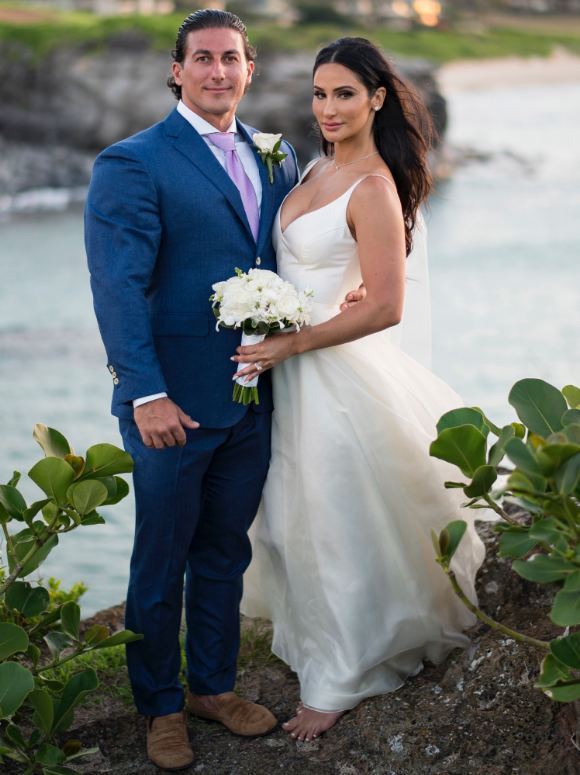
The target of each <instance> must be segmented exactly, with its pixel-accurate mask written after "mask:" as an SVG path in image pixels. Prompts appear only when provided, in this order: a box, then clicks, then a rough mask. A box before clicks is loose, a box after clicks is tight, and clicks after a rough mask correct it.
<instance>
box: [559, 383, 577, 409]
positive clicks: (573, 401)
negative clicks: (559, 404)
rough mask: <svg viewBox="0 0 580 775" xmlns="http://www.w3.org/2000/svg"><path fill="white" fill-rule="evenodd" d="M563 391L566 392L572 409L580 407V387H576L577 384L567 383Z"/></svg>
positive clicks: (565, 394) (566, 397) (565, 395)
mask: <svg viewBox="0 0 580 775" xmlns="http://www.w3.org/2000/svg"><path fill="white" fill-rule="evenodd" d="M562 393H563V394H564V397H565V399H566V401H567V402H568V406H569V407H570V409H577V408H578V407H580V387H576V385H566V387H563V388H562Z"/></svg>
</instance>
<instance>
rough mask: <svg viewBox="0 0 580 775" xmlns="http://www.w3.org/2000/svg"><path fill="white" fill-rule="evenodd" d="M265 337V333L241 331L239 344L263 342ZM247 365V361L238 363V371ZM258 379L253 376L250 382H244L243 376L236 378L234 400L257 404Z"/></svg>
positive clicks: (258, 399) (258, 400)
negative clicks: (245, 332)
mask: <svg viewBox="0 0 580 775" xmlns="http://www.w3.org/2000/svg"><path fill="white" fill-rule="evenodd" d="M265 338H266V336H265V334H244V333H242V342H241V344H242V347H245V346H246V345H252V344H259V343H260V342H263V341H264V339H265ZM247 365H248V364H247V363H239V364H238V371H240V370H241V369H245V368H246V367H247ZM258 379H259V377H255V378H254V379H253V380H251V381H250V382H246V381H245V377H242V378H241V379H240V378H238V379H236V381H235V382H234V392H233V395H232V398H233V399H234V401H235V402H236V403H238V404H244V406H248V405H249V404H259V403H260V396H259V395H258Z"/></svg>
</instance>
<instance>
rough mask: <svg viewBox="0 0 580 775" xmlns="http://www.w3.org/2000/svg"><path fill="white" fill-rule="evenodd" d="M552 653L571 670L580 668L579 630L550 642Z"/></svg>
mask: <svg viewBox="0 0 580 775" xmlns="http://www.w3.org/2000/svg"><path fill="white" fill-rule="evenodd" d="M550 651H551V652H552V654H553V655H554V656H555V657H556V658H557V659H559V660H560V662H563V663H564V664H565V665H568V667H571V668H572V669H573V670H580V632H576V633H574V634H573V635H567V636H566V637H565V638H556V639H555V640H553V641H551V642H550Z"/></svg>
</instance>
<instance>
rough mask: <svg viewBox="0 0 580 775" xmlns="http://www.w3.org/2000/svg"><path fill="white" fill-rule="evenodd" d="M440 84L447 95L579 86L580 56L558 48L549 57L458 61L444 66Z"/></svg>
mask: <svg viewBox="0 0 580 775" xmlns="http://www.w3.org/2000/svg"><path fill="white" fill-rule="evenodd" d="M437 82H438V84H439V86H440V87H441V90H442V92H443V94H444V95H445V96H447V95H449V94H456V93H460V92H466V91H474V90H475V91H493V90H501V89H511V88H514V87H517V86H523V87H526V86H549V85H551V84H563V83H580V56H577V55H576V54H571V53H570V52H569V51H566V50H565V49H562V48H555V49H554V51H553V52H552V54H551V55H550V56H549V57H538V56H534V57H520V56H510V57H499V58H497V59H478V60H473V59H458V60H456V61H454V62H448V63H446V64H443V65H441V67H440V68H439V69H438V71H437Z"/></svg>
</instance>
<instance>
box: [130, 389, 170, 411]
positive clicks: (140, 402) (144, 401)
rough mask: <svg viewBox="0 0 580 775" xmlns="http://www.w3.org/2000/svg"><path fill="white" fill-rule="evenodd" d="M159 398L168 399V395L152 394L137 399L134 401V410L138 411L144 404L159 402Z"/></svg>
mask: <svg viewBox="0 0 580 775" xmlns="http://www.w3.org/2000/svg"><path fill="white" fill-rule="evenodd" d="M158 398H167V393H152V394H151V395H150V396H143V397H142V398H135V399H134V400H133V409H137V407H138V406H143V404H149V403H150V402H151V401H157V399H158Z"/></svg>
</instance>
